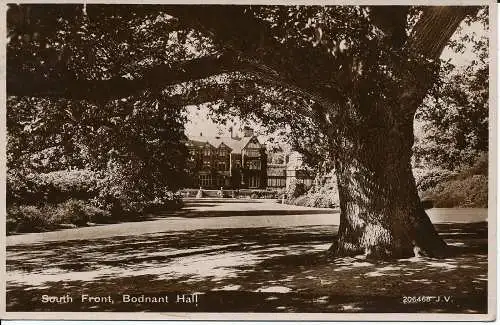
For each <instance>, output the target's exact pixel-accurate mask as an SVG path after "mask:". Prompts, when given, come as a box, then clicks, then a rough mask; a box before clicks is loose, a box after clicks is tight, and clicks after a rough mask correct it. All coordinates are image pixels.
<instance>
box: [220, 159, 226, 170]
mask: <svg viewBox="0 0 500 325" xmlns="http://www.w3.org/2000/svg"><path fill="white" fill-rule="evenodd" d="M219 170H222V171H224V170H226V163H225V162H222V161H221V162H219Z"/></svg>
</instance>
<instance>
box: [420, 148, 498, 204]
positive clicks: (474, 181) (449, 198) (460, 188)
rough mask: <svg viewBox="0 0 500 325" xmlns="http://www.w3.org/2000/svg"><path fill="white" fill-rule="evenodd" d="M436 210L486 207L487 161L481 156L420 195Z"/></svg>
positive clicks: (485, 157)
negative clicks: (470, 164) (429, 201)
mask: <svg viewBox="0 0 500 325" xmlns="http://www.w3.org/2000/svg"><path fill="white" fill-rule="evenodd" d="M421 197H422V198H423V199H424V200H431V201H433V206H434V207H437V208H454V207H460V208H486V207H488V159H487V156H486V155H481V156H480V157H479V158H478V159H477V161H476V163H475V164H474V165H473V166H471V167H469V168H464V169H463V170H461V171H460V172H458V173H455V175H454V176H452V177H449V178H447V179H446V180H444V181H441V182H439V183H437V184H436V185H434V186H432V187H430V188H428V189H427V190H425V191H423V192H422V193H421Z"/></svg>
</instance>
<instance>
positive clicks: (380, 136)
mask: <svg viewBox="0 0 500 325" xmlns="http://www.w3.org/2000/svg"><path fill="white" fill-rule="evenodd" d="M372 118H373V119H375V120H372V122H373V123H370V124H371V125H365V127H364V128H363V130H359V133H358V134H356V135H354V134H352V133H351V134H350V135H348V134H345V136H346V137H345V138H344V140H343V143H342V145H341V146H340V147H337V150H338V151H337V152H336V153H335V156H336V161H335V167H336V176H337V181H338V189H339V196H340V210H341V215H340V226H339V232H338V238H337V241H336V242H335V243H334V245H333V246H332V248H331V250H332V252H333V253H334V255H335V256H353V255H366V256H367V257H369V258H377V259H385V258H404V257H410V256H415V255H427V256H443V255H445V254H446V244H445V243H444V242H443V240H442V239H441V238H440V237H439V236H438V234H437V233H436V231H435V230H434V227H433V225H432V223H431V222H430V220H429V218H428V216H427V214H426V213H425V211H424V209H423V207H422V205H421V203H420V198H419V196H418V193H417V188H416V185H415V179H414V177H413V174H412V170H411V162H410V158H411V154H412V152H411V147H412V143H413V130H412V120H407V121H405V122H404V123H401V124H399V125H397V126H394V125H393V126H392V127H389V125H390V124H391V122H390V120H389V119H388V115H385V116H380V117H378V118H377V117H375V116H372Z"/></svg>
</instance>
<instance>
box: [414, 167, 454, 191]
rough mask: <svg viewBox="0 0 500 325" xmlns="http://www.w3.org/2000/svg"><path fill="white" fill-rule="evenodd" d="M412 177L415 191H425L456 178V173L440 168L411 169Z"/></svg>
mask: <svg viewBox="0 0 500 325" xmlns="http://www.w3.org/2000/svg"><path fill="white" fill-rule="evenodd" d="M413 175H414V177H415V183H416V185H417V189H418V190H419V191H426V190H428V189H430V188H432V187H434V186H436V185H437V184H439V183H442V182H445V181H447V180H449V179H450V178H452V177H454V176H456V175H457V173H456V172H454V171H450V170H447V169H442V168H432V169H428V168H415V169H413Z"/></svg>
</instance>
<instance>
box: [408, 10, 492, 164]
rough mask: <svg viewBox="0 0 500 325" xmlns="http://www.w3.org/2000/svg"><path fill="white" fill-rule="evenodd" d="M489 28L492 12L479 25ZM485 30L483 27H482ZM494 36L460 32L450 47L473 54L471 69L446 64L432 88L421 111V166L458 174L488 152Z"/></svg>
mask: <svg viewBox="0 0 500 325" xmlns="http://www.w3.org/2000/svg"><path fill="white" fill-rule="evenodd" d="M466 22H467V23H468V24H469V25H470V24H471V23H475V24H476V25H477V26H481V27H482V28H483V29H486V31H487V29H488V11H487V10H482V11H480V12H479V14H478V16H477V17H474V20H472V19H468V20H467V21H466ZM477 29H479V28H477ZM488 46H489V42H488V37H487V36H486V33H484V34H482V35H481V34H480V35H477V34H475V33H474V34H471V33H465V32H463V30H461V31H459V32H458V33H457V37H455V38H454V39H453V42H451V44H450V47H451V48H452V49H453V50H454V51H456V52H457V53H462V52H464V51H465V50H468V51H469V52H470V56H471V59H470V61H469V62H468V64H467V65H455V64H453V63H452V62H450V60H448V61H446V62H442V64H441V70H440V77H439V79H438V82H436V83H435V84H434V86H433V87H432V88H431V90H430V92H429V95H428V96H427V97H426V99H425V100H424V103H423V105H422V106H421V108H420V109H419V110H418V111H417V115H416V116H417V120H419V121H422V122H424V123H425V124H424V125H423V130H424V134H423V135H422V136H421V138H419V139H417V142H416V144H415V157H416V159H417V160H418V161H419V162H420V163H421V164H426V165H430V166H434V167H442V168H446V169H448V170H457V169H460V168H463V167H467V166H472V165H473V164H474V163H475V161H476V160H477V159H478V157H480V156H481V154H482V153H487V151H488V113H489V110H488V107H489V89H488V88H489V65H488V63H489V60H488Z"/></svg>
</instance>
